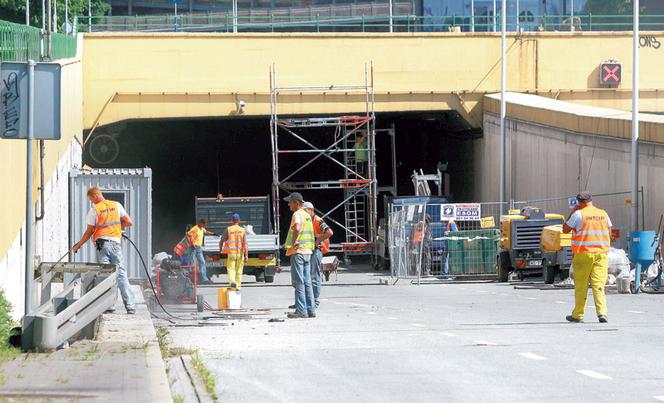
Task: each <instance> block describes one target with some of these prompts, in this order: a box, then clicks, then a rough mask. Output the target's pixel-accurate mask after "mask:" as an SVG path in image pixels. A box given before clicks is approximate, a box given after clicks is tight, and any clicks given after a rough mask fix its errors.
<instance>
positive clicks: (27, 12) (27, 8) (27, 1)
mask: <svg viewBox="0 0 664 403" xmlns="http://www.w3.org/2000/svg"><path fill="white" fill-rule="evenodd" d="M25 25H27V26H30V0H25Z"/></svg>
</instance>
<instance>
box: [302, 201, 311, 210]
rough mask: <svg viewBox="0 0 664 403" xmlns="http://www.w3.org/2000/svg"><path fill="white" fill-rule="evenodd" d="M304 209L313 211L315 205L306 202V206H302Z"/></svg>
mask: <svg viewBox="0 0 664 403" xmlns="http://www.w3.org/2000/svg"><path fill="white" fill-rule="evenodd" d="M302 208H310V209H312V210H313V209H314V205H313V204H311V202H304V204H303V205H302Z"/></svg>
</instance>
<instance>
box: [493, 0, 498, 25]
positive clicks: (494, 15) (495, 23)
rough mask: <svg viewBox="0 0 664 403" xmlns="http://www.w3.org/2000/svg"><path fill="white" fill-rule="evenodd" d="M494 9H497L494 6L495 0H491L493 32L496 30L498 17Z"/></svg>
mask: <svg viewBox="0 0 664 403" xmlns="http://www.w3.org/2000/svg"><path fill="white" fill-rule="evenodd" d="M496 11H498V9H497V8H496V0H493V32H496V31H498V27H497V26H496V25H497V18H498V16H497V15H496Z"/></svg>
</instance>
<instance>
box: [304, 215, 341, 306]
mask: <svg viewBox="0 0 664 403" xmlns="http://www.w3.org/2000/svg"><path fill="white" fill-rule="evenodd" d="M302 207H303V208H304V209H305V210H306V211H307V213H309V215H310V216H311V220H312V223H313V226H314V237H315V244H316V246H315V248H314V253H313V254H312V255H311V286H312V287H313V291H314V303H315V304H316V307H317V308H318V306H319V305H320V289H321V280H320V269H321V266H320V265H321V261H322V260H323V255H324V254H326V253H327V252H329V251H330V237H332V235H334V232H332V228H330V227H329V225H327V224H326V223H325V221H323V219H322V218H320V217H318V216H317V215H316V212H315V211H314V205H313V204H311V203H309V202H305V203H304V205H303V206H302Z"/></svg>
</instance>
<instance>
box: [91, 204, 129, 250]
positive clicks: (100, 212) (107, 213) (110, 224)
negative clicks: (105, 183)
mask: <svg viewBox="0 0 664 403" xmlns="http://www.w3.org/2000/svg"><path fill="white" fill-rule="evenodd" d="M94 209H95V211H97V224H96V225H95V232H94V233H93V234H92V239H93V240H95V241H96V240H97V238H100V237H103V236H104V237H110V238H122V225H120V212H119V211H118V207H117V202H114V201H111V200H104V201H101V202H99V203H97V204H95V205H94Z"/></svg>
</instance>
